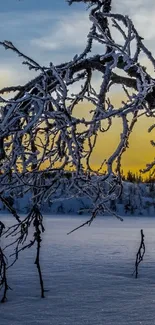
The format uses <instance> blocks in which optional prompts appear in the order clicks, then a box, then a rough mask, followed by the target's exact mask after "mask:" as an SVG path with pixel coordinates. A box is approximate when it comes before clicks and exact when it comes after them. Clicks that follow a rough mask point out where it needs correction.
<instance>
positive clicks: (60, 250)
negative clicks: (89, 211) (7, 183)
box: [0, 215, 155, 325]
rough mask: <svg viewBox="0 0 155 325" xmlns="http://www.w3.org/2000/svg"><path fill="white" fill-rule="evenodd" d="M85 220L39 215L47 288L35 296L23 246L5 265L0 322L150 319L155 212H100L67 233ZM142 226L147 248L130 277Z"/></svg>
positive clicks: (145, 323) (120, 323)
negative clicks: (7, 267)
mask: <svg viewBox="0 0 155 325" xmlns="http://www.w3.org/2000/svg"><path fill="white" fill-rule="evenodd" d="M4 217H5V218H6V215H5V216H4ZM8 220H9V219H8ZM85 220H86V217H83V218H81V217H74V218H73V217H72V218H71V217H70V218H66V217H64V216H63V217H58V216H56V217H52V218H49V217H46V218H45V228H46V232H45V235H44V239H43V243H42V268H43V275H44V281H45V287H46V289H49V291H48V292H47V293H46V298H45V299H41V298H40V297H39V284H38V276H37V272H36V268H35V265H34V264H33V260H34V258H35V250H27V251H25V252H23V253H22V254H21V257H20V260H19V261H18V262H17V263H16V265H14V266H13V268H11V269H10V271H9V284H10V286H11V287H12V289H13V290H12V291H9V293H8V302H7V303H5V304H2V305H0V325H21V324H22V325H28V324H29V325H38V324H41V325H65V324H66V325H86V324H88V325H129V324H131V325H138V324H141V325H154V324H155V219H154V218H145V217H143V218H141V217H138V218H135V217H134V218H128V217H126V218H125V219H124V222H120V221H118V220H115V219H114V218H112V217H111V218H110V217H107V218H105V217H102V218H97V219H96V220H95V221H94V222H93V224H92V225H91V227H84V228H81V229H80V230H78V231H77V232H75V233H73V234H71V235H69V236H67V232H68V231H70V230H71V229H73V228H74V227H76V226H78V225H79V224H80V223H83V222H84V221H85ZM141 228H143V230H144V234H145V243H146V255H145V258H144V261H143V263H142V264H141V265H140V269H139V278H138V279H135V278H134V277H132V272H133V269H134V262H135V256H136V252H137V249H138V247H139V242H140V229H141Z"/></svg>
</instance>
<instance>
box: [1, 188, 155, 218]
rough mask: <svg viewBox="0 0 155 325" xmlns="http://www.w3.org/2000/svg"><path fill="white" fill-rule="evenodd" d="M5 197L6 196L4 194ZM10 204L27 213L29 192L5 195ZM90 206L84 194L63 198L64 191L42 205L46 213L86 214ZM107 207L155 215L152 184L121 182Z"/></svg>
mask: <svg viewBox="0 0 155 325" xmlns="http://www.w3.org/2000/svg"><path fill="white" fill-rule="evenodd" d="M6 197H7V196H6ZM7 199H8V200H9V203H10V205H11V206H12V207H13V208H15V209H16V210H17V212H18V213H27V212H29V210H30V207H31V193H26V194H24V195H20V196H19V197H17V198H12V197H11V196H9V197H7ZM91 207H92V202H91V200H90V199H89V198H87V197H86V196H81V197H73V198H69V199H65V195H64V192H63V191H61V193H57V196H56V197H52V196H50V197H49V198H48V200H47V201H46V202H45V203H44V205H43V206H42V212H43V213H46V214H67V215H68V214H86V213H88V209H90V208H91ZM109 208H110V209H111V210H112V211H115V212H116V213H118V214H120V215H122V216H123V215H145V216H146V215H150V216H153V215H155V188H154V184H152V183H151V184H146V183H138V184H137V183H130V182H123V191H122V194H121V196H120V197H119V199H118V200H117V201H114V200H111V201H110V203H109ZM0 211H1V213H4V212H7V208H6V207H5V205H4V204H3V203H2V202H0ZM106 214H107V213H106Z"/></svg>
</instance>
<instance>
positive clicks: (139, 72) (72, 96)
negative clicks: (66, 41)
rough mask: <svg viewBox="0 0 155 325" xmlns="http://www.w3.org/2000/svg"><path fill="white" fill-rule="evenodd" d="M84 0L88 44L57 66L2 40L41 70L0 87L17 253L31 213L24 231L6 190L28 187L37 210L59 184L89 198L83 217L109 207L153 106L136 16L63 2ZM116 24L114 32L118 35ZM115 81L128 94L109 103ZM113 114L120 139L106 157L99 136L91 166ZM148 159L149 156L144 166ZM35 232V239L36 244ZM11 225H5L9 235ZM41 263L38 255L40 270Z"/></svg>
mask: <svg viewBox="0 0 155 325" xmlns="http://www.w3.org/2000/svg"><path fill="white" fill-rule="evenodd" d="M82 1H83V2H84V3H86V4H88V5H89V18H90V22H91V27H90V31H89V33H88V37H87V44H86V46H85V48H84V49H83V51H82V52H81V53H80V54H77V55H75V56H74V57H73V58H72V59H71V60H70V61H69V62H65V63H62V64H59V65H57V66H55V65H54V64H53V63H52V62H51V63H50V64H49V66H48V67H44V66H41V65H40V64H39V63H37V62H36V61H35V60H33V59H32V58H30V57H28V56H27V55H25V54H23V53H22V52H21V51H20V50H19V49H18V48H17V47H15V46H14V44H12V42H10V41H4V42H0V45H1V46H3V47H4V48H5V49H6V50H11V51H13V52H14V53H15V54H16V55H18V56H20V57H21V58H22V59H23V60H24V61H23V63H24V64H26V65H28V67H29V69H35V70H36V71H38V72H40V75H38V76H37V77H36V78H34V79H33V80H31V81H30V82H28V83H27V84H25V85H22V86H21V85H18V86H12V87H5V88H3V89H1V90H0V94H1V97H0V102H1V107H0V184H1V190H0V191H1V192H0V199H1V200H2V201H3V203H5V205H6V206H7V208H8V209H9V211H10V212H11V213H12V214H13V215H14V217H15V218H16V219H17V221H18V224H17V228H16V225H15V228H13V231H15V235H17V238H16V240H17V241H15V244H16V253H17V255H16V257H17V256H18V252H19V251H21V250H23V249H25V248H26V247H29V246H31V245H30V244H28V246H22V247H20V248H19V246H20V245H21V244H22V245H23V244H24V242H25V238H27V231H28V228H27V227H29V225H30V224H31V223H32V222H33V223H34V217H32V216H31V218H30V216H29V215H28V217H27V218H28V219H26V220H27V221H28V220H29V218H30V219H31V222H30V223H29V221H28V224H27V225H26V228H24V229H27V230H26V233H25V232H24V233H23V221H21V220H20V217H19V216H18V215H17V213H16V211H14V209H13V208H11V207H10V204H8V203H7V200H6V199H5V196H6V195H7V196H10V197H11V198H13V197H17V196H20V195H21V192H22V193H23V194H24V193H27V192H31V194H32V200H31V201H32V211H33V208H34V206H35V209H37V211H38V215H39V216H40V214H39V211H40V209H41V207H42V205H43V203H44V202H45V201H46V200H48V198H49V197H51V196H52V198H53V200H57V199H58V195H57V193H59V195H60V193H61V188H62V186H63V187H65V199H68V198H70V197H72V196H76V197H80V196H82V195H86V196H87V197H88V198H90V200H91V202H92V206H93V209H92V211H91V219H90V220H89V221H88V223H87V224H89V223H90V221H92V220H93V219H94V218H95V217H96V215H97V213H101V214H102V213H105V212H108V213H110V210H109V207H108V202H109V200H115V199H117V198H118V196H119V195H120V193H121V190H122V179H121V158H122V155H123V153H124V152H125V151H126V150H127V148H128V146H129V137H130V134H131V132H132V130H133V128H134V126H135V124H136V121H137V119H138V117H139V116H140V115H142V114H146V116H154V114H155V80H154V78H153V77H151V75H150V74H149V73H148V72H147V70H146V68H145V67H143V65H142V64H141V61H140V57H141V55H143V56H145V57H147V59H148V60H149V62H151V64H152V65H153V66H155V60H154V58H153V54H152V53H151V52H150V51H149V50H148V49H147V48H146V47H145V45H144V43H143V39H142V38H141V36H139V34H138V32H137V30H136V28H135V26H134V24H133V22H132V21H131V19H130V18H129V17H128V16H123V15H121V14H119V13H113V11H112V1H111V0H108V1H107V0H90V1H87V0H69V1H68V3H69V4H70V5H71V4H74V2H82ZM116 30H117V35H118V36H117V35H116V37H115V34H114V32H115V31H116ZM75 37H76V35H75ZM96 42H98V43H99V44H100V46H101V49H102V53H101V54H98V53H96V52H95V51H96V47H95V44H96ZM92 50H93V53H94V55H92V54H91V53H92ZM94 73H98V76H99V77H100V79H102V80H101V82H100V86H97V85H96V84H95V83H94ZM73 85H74V87H75V88H74V89H77V90H76V91H73ZM118 85H119V86H121V87H122V92H123V93H124V95H125V98H126V100H125V101H122V103H121V105H120V106H119V107H114V105H113V104H112V101H111V99H110V94H111V92H112V90H113V88H114V87H115V90H116V91H117V87H118ZM9 92H17V94H16V95H15V96H14V97H13V98H6V96H4V95H5V94H8V93H9ZM2 96H4V97H2ZM123 98H124V97H123ZM81 103H83V106H82V108H81V105H80V104H81ZM87 104H90V107H91V108H90V111H89V112H86V108H87V107H88V105H87ZM116 117H117V118H118V119H119V120H120V122H121V125H122V130H121V134H120V140H119V143H118V145H117V147H116V149H115V150H114V152H113V153H112V154H111V156H109V157H108V158H107V159H105V157H104V145H105V144H104V140H103V143H101V144H100V147H101V154H102V152H103V154H102V159H101V165H100V166H97V168H95V167H94V166H93V164H92V157H93V155H94V154H95V148H96V145H97V143H98V141H99V135H100V134H101V133H102V134H103V135H102V137H103V139H104V133H106V132H108V130H109V129H111V127H112V125H113V121H114V118H116ZM129 117H130V118H129ZM152 144H153V145H154V142H153V141H152ZM152 166H154V162H153V163H150V164H149V165H148V166H147V170H149V169H150V168H151V167H152ZM67 170H72V172H71V173H70V175H71V179H70V180H69V181H68V180H67V178H66V176H65V175H66V171H67ZM49 173H50V175H51V177H50V179H48V175H49ZM4 194H5V195H4ZM32 214H33V212H32ZM37 220H38V219H37ZM27 221H26V222H27ZM24 222H25V221H24ZM37 222H38V221H37ZM39 222H40V221H39ZM24 227H25V226H24ZM39 227H42V224H41V223H39ZM16 230H18V231H20V236H18V231H17V233H16ZM11 231H12V230H11ZM24 231H25V230H24ZM40 231H41V232H42V229H40V228H39V232H40ZM36 232H37V230H36ZM39 232H38V235H37V236H38V237H34V238H33V240H32V243H36V244H37V249H38V252H39V251H40V241H41V238H40V237H39V236H40V233H39ZM11 233H12V232H10V229H9V232H8V234H9V235H10V236H11ZM21 236H22V237H21ZM23 236H24V237H23ZM15 237H16V236H15ZM38 254H39V253H38ZM15 260H16V259H15ZM38 263H39V257H38V255H37V258H36V264H37V267H38V272H39V274H40V271H39V264H38ZM40 283H42V280H41V277H40ZM42 294H43V290H42Z"/></svg>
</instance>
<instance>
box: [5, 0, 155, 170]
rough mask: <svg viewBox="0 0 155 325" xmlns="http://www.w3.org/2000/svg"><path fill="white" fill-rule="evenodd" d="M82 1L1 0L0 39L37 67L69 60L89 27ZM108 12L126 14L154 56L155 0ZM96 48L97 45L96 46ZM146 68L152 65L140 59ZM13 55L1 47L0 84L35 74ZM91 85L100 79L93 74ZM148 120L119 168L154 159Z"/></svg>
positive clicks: (103, 147) (107, 138)
mask: <svg viewBox="0 0 155 325" xmlns="http://www.w3.org/2000/svg"><path fill="white" fill-rule="evenodd" d="M84 8H86V7H85V5H82V4H76V5H72V6H68V4H67V3H66V1H65V0H20V1H19V0H2V1H1V11H0V40H1V41H3V40H9V41H11V42H13V43H14V45H15V46H16V47H18V48H19V49H20V50H21V51H23V52H24V53H25V54H27V55H29V56H31V57H33V58H34V59H35V60H36V61H38V62H39V63H40V64H41V65H48V64H49V62H51V61H52V62H53V63H54V64H58V63H61V62H65V61H67V60H70V59H71V58H72V57H73V56H74V55H75V54H76V53H80V51H81V50H82V49H83V48H84V45H85V43H86V36H87V33H88V30H89V26H90V24H89V20H88V12H87V11H86V10H85V9H84ZM113 11H115V12H121V13H124V14H127V15H129V16H130V17H131V18H132V20H133V22H134V24H135V27H136V28H137V30H138V31H139V33H140V35H141V36H143V37H144V38H145V44H146V45H147V46H148V47H149V49H150V50H151V51H152V53H154V55H155V28H154V21H155V1H154V0H147V1H144V0H136V1H135V0H126V1H124V0H114V1H113ZM96 51H97V47H96ZM142 60H143V65H146V66H147V67H148V69H149V71H150V72H152V73H153V71H152V68H151V66H150V65H148V62H147V61H146V60H145V59H143V58H142ZM20 62H21V59H20V58H19V57H16V55H15V54H14V53H11V52H9V51H5V50H4V49H3V48H0V87H4V86H8V85H14V84H23V83H24V82H26V81H28V80H29V79H32V78H33V77H34V72H30V71H28V69H27V68H26V67H25V66H22V65H20V64H19V63H20ZM95 83H96V85H98V84H99V81H98V79H97V76H96V80H95ZM112 96H113V100H114V101H115V104H116V105H119V104H120V103H121V93H119V92H117V93H114V94H113V95H112ZM152 122H153V121H152V120H151V119H148V118H147V119H146V118H144V117H143V118H141V119H140V120H139V122H138V123H137V125H136V126H135V130H134V132H133V133H132V135H131V139H130V148H129V150H128V152H126V153H125V154H124V158H123V169H124V171H127V170H129V169H130V170H133V171H138V170H139V169H140V168H144V167H145V164H146V163H147V162H151V161H152V160H153V159H154V157H155V149H153V147H152V146H151V144H150V140H151V139H153V138H155V132H154V133H153V132H152V133H151V134H148V133H147V129H148V127H149V126H150V124H151V123H152ZM120 130H121V126H120V123H119V121H118V120H116V121H115V123H114V125H113V127H112V129H111V130H110V131H109V132H108V133H107V134H106V135H104V137H103V136H102V137H101V139H99V140H100V141H99V142H98V144H97V147H96V150H95V155H94V156H93V159H92V164H93V165H94V166H98V165H99V164H100V162H101V161H102V160H103V159H104V157H105V158H107V157H108V155H109V154H110V153H112V151H113V150H114V149H115V148H116V146H117V144H118V140H119V132H120Z"/></svg>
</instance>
